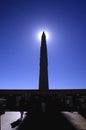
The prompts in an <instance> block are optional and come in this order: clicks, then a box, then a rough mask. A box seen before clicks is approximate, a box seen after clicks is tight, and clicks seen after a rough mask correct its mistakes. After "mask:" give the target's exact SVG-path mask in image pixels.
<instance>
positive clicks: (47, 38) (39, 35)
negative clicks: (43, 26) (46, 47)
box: [38, 30, 49, 40]
mask: <svg viewBox="0 0 86 130" xmlns="http://www.w3.org/2000/svg"><path fill="white" fill-rule="evenodd" d="M43 32H45V35H46V40H49V33H48V32H47V31H44V30H43V31H40V32H39V33H38V39H39V40H41V37H42V33H43Z"/></svg>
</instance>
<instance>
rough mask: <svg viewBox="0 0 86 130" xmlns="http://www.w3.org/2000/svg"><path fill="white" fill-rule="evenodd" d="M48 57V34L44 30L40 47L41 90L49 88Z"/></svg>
mask: <svg viewBox="0 0 86 130" xmlns="http://www.w3.org/2000/svg"><path fill="white" fill-rule="evenodd" d="M48 89H49V84H48V57H47V45H46V36H45V33H44V32H43V34H42V38H41V48H40V73H39V90H48Z"/></svg>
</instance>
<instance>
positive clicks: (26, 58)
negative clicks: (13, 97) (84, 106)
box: [0, 0, 86, 89]
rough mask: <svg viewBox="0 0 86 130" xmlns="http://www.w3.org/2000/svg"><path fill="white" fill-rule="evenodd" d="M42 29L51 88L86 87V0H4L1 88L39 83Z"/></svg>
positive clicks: (0, 8) (0, 9)
mask: <svg viewBox="0 0 86 130" xmlns="http://www.w3.org/2000/svg"><path fill="white" fill-rule="evenodd" d="M41 29H44V30H45V29H46V30H48V32H49V33H50V39H49V40H48V41H47V49H48V74H49V88H50V89H79V88H80V89H83V88H86V1H85V0H1V1H0V89H38V86H39V55H40V41H39V40H38V39H37V34H38V32H39V30H41Z"/></svg>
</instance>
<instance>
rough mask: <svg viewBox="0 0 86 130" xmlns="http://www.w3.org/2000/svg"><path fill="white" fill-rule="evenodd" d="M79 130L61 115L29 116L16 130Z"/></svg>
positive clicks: (37, 114) (41, 114) (40, 114)
mask: <svg viewBox="0 0 86 130" xmlns="http://www.w3.org/2000/svg"><path fill="white" fill-rule="evenodd" d="M34 129H36V130H41V129H45V130H77V129H76V128H74V126H73V125H72V124H71V123H70V122H69V121H68V120H67V119H66V118H65V117H64V116H63V115H62V114H61V113H60V112H58V113H54V114H53V113H51V114H50V113H39V112H37V113H34V114H32V115H29V114H27V115H26V117H25V118H24V120H23V122H22V123H21V124H20V125H19V127H18V128H17V129H16V130H34Z"/></svg>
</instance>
